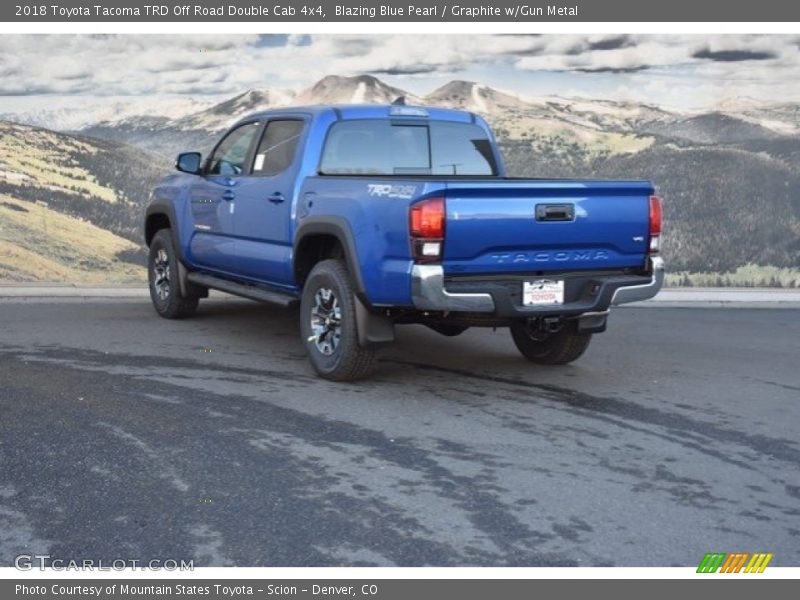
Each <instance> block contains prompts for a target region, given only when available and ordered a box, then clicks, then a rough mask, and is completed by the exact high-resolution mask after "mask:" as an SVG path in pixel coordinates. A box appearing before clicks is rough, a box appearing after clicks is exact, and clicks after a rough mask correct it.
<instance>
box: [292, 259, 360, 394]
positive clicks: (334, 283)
mask: <svg viewBox="0 0 800 600" xmlns="http://www.w3.org/2000/svg"><path fill="white" fill-rule="evenodd" d="M357 327H358V325H357V323H356V306H355V293H354V291H353V285H352V283H351V282H350V274H349V272H348V271H347V267H346V266H345V263H344V261H342V260H338V259H330V260H323V261H322V262H319V263H317V264H316V265H315V266H314V268H313V269H312V270H311V273H310V274H309V276H308V279H307V280H306V282H305V285H304V286H303V297H302V300H301V302H300V334H301V335H302V339H303V343H304V344H305V347H306V351H307V352H308V357H309V360H310V361H311V366H312V367H314V370H315V371H316V372H317V373H318V374H319V375H320V376H321V377H324V378H325V379H330V380H332V381H353V380H356V379H362V378H364V377H366V376H367V375H369V374H370V373H371V372H372V370H373V369H374V366H375V351H374V350H372V349H370V348H363V347H362V346H360V345H359V343H358V329H357Z"/></svg>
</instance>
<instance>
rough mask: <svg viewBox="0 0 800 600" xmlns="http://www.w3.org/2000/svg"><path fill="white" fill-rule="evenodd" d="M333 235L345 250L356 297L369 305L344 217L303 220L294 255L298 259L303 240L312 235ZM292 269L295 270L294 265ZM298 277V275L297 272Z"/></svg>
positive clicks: (351, 238)
mask: <svg viewBox="0 0 800 600" xmlns="http://www.w3.org/2000/svg"><path fill="white" fill-rule="evenodd" d="M320 234H325V235H331V236H333V237H335V238H336V239H337V240H339V243H340V244H341V245H342V248H343V249H344V259H345V262H346V263H347V269H348V271H350V275H351V276H352V277H353V285H354V286H355V288H356V295H357V296H358V297H359V299H360V300H361V301H362V302H364V303H365V304H367V305H369V304H370V303H369V301H368V299H367V293H366V292H367V288H366V286H365V285H364V278H363V276H362V274H361V264H360V263H359V260H358V250H356V241H355V237H354V236H353V232H352V231H351V230H350V226H349V225H348V224H347V221H345V220H344V219H343V218H342V217H332V216H320V217H309V218H307V219H305V220H303V222H302V224H301V225H300V227H298V228H297V231H296V232H295V236H294V244H293V248H292V255H293V256H294V257H295V258H296V257H297V251H298V250H299V248H300V246H301V245H302V243H303V240H304V239H306V238H307V237H309V236H311V235H320ZM292 268H293V269H294V268H295V267H294V263H293V266H292ZM294 275H295V276H296V275H297V273H296V272H295V273H294Z"/></svg>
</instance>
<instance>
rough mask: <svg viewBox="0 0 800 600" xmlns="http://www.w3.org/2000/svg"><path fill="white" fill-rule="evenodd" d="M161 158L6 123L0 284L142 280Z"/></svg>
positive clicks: (1, 152)
mask: <svg viewBox="0 0 800 600" xmlns="http://www.w3.org/2000/svg"><path fill="white" fill-rule="evenodd" d="M159 164H161V165H164V161H162V160H161V159H154V158H153V157H152V156H149V155H144V154H142V152H141V151H139V150H135V149H133V148H131V147H129V146H125V145H121V144H116V143H113V142H108V141H101V140H93V139H91V138H86V137H80V136H71V135H65V134H61V133H56V132H53V131H49V130H46V129H41V128H36V127H29V126H24V125H18V124H14V123H8V122H0V281H68V282H75V283H102V282H125V281H142V280H143V276H144V273H143V269H142V265H143V264H144V252H143V249H142V244H141V219H142V214H143V210H144V205H145V203H146V200H147V194H148V189H149V188H150V187H151V186H152V184H153V183H154V182H155V181H156V180H157V179H158V177H160V175H161V171H160V167H159Z"/></svg>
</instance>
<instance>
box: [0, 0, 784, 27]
mask: <svg viewBox="0 0 800 600" xmlns="http://www.w3.org/2000/svg"><path fill="white" fill-rule="evenodd" d="M0 20H2V21H3V22H34V23H36V22H39V23H42V22H70V21H73V22H81V21H83V22H89V21H93V22H120V21H122V22H126V21H127V22H155V23H157V22H163V23H174V22H224V21H229V22H247V21H252V22H276V23H281V22H300V23H302V22H308V23H318V22H348V21H349V22H370V21H374V22H386V21H394V22H401V21H405V22H430V21H438V22H496V23H501V22H519V23H525V22H529V23H540V22H566V23H568V22H575V23H588V22H617V21H619V22H639V21H641V22H782V23H785V22H798V21H800V3H798V2H787V0H759V1H758V2H753V1H745V0H725V1H719V0H670V1H669V2H644V1H643V0H563V1H562V2H560V3H559V2H554V1H552V0H551V1H549V2H547V1H546V2H541V1H536V0H520V1H517V0H484V1H474V0H466V1H462V0H441V1H440V0H412V1H398V0H381V1H373V0H361V1H358V0H269V1H264V0H261V1H259V0H186V1H183V2H180V1H178V2H175V1H169V0H149V1H144V2H142V1H136V0H121V1H119V0H39V1H38V2H25V1H21V0H17V1H16V2H14V1H13V0H12V2H11V3H6V2H3V3H2V4H0Z"/></svg>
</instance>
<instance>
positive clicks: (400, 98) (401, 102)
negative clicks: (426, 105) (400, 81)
mask: <svg viewBox="0 0 800 600" xmlns="http://www.w3.org/2000/svg"><path fill="white" fill-rule="evenodd" d="M405 105H406V97H405V96H398V97H397V98H395V99H394V102H392V106H405Z"/></svg>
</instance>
